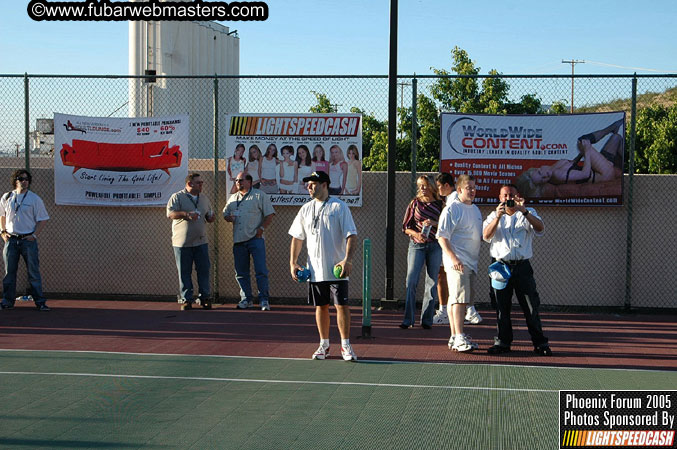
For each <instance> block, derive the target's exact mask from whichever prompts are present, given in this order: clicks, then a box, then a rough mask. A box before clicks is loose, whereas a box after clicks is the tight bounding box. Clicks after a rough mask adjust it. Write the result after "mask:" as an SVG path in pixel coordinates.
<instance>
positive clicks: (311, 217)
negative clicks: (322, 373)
mask: <svg viewBox="0 0 677 450" xmlns="http://www.w3.org/2000/svg"><path fill="white" fill-rule="evenodd" d="M303 182H304V183H308V192H309V193H310V196H311V197H312V198H313V200H311V201H310V202H308V203H306V204H305V205H303V206H302V207H301V209H299V212H298V214H297V215H296V218H295V219H294V222H293V223H292V225H291V227H290V228H289V234H290V235H291V236H292V241H291V249H290V257H289V269H290V271H291V277H292V278H293V279H294V280H295V281H298V276H297V272H298V271H299V270H301V269H302V267H301V266H300V265H299V264H298V258H299V254H300V253H301V248H302V247H303V241H306V246H307V248H308V269H310V280H309V284H308V302H310V301H311V300H312V302H313V304H314V305H315V321H316V323H317V330H318V332H319V334H320V346H319V347H318V349H317V350H316V351H315V353H313V356H312V359H319V360H322V359H325V358H326V357H327V356H329V303H330V302H331V303H334V306H335V307H336V317H337V323H338V329H339V333H340V334H341V356H342V357H343V359H344V360H345V361H357V356H356V355H355V352H354V351H353V348H352V346H351V345H350V307H349V305H348V275H350V272H351V269H352V256H353V253H354V251H355V247H356V242H357V230H356V228H355V222H353V216H352V214H351V213H350V208H348V205H346V204H345V203H344V202H343V201H341V200H339V199H338V198H336V197H330V196H329V184H330V179H329V175H328V174H327V173H326V172H323V171H319V170H318V171H315V172H313V173H312V174H311V175H310V176H309V177H306V178H304V179H303ZM339 269H340V273H339V276H340V278H337V277H336V276H335V275H334V272H335V270H336V271H337V272H338V270H339Z"/></svg>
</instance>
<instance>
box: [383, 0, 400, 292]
mask: <svg viewBox="0 0 677 450" xmlns="http://www.w3.org/2000/svg"><path fill="white" fill-rule="evenodd" d="M389 57H390V61H389V65H388V181H387V193H388V194H387V198H388V200H387V209H386V280H385V281H386V285H385V299H386V300H393V296H394V291H393V281H394V280H393V277H394V263H395V255H394V253H393V249H394V248H395V164H396V156H397V136H396V133H397V0H390V52H389Z"/></svg>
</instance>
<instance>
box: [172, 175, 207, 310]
mask: <svg viewBox="0 0 677 450" xmlns="http://www.w3.org/2000/svg"><path fill="white" fill-rule="evenodd" d="M203 183H204V182H203V181H202V178H201V177H200V174H199V173H191V174H189V175H188V176H187V177H186V187H185V189H183V190H181V191H179V192H176V193H175V194H173V195H172V196H171V197H170V198H169V201H168V202H167V217H168V218H169V219H172V247H174V258H175V259H176V269H177V270H178V272H179V289H180V290H181V294H180V295H179V303H180V304H181V310H182V311H185V310H189V309H192V308H193V303H194V302H195V298H194V297H193V278H192V274H193V264H195V272H197V284H198V292H199V293H198V299H199V302H200V304H202V307H203V308H205V309H210V308H211V298H210V297H211V286H210V284H209V266H210V263H209V248H208V245H207V231H206V227H205V224H206V223H212V222H214V219H215V218H216V216H215V215H214V211H213V210H212V206H211V205H210V204H209V199H208V198H207V197H206V196H204V195H200V194H201V193H202V184H203Z"/></svg>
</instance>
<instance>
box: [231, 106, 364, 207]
mask: <svg viewBox="0 0 677 450" xmlns="http://www.w3.org/2000/svg"><path fill="white" fill-rule="evenodd" d="M228 124H229V129H228V134H227V136H226V189H227V190H228V192H229V193H234V192H236V190H237V188H236V186H235V177H236V176H237V174H238V173H240V172H246V173H248V174H249V175H251V176H252V181H253V186H254V187H256V188H258V189H261V190H262V191H264V192H266V193H268V194H269V195H270V200H271V202H272V203H273V204H274V205H276V206H278V205H289V206H293V205H302V204H304V203H305V202H307V201H309V200H310V196H309V195H308V191H307V189H306V188H305V185H304V183H303V178H304V177H307V176H309V175H310V174H311V173H312V172H314V171H316V170H322V171H324V172H327V173H328V174H329V177H330V179H331V183H330V185H329V193H330V195H334V196H338V197H339V198H340V199H341V200H343V201H344V202H346V203H347V204H348V205H349V206H362V115H361V114H231V115H229V116H228Z"/></svg>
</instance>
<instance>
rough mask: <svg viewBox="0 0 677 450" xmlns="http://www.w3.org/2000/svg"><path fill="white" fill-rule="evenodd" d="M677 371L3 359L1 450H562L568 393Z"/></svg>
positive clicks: (648, 385) (642, 383)
mask: <svg viewBox="0 0 677 450" xmlns="http://www.w3.org/2000/svg"><path fill="white" fill-rule="evenodd" d="M674 386H677V372H658V371H633V370H608V369H563V368H539V367H517V366H498V365H467V364H463V365H458V364H425V363H392V362H359V363H346V362H343V361H338V360H328V361H310V360H288V359H262V358H227V357H205V356H173V355H172V356H164V355H125V354H104V353H85V352H83V353H76V352H39V351H38V352H29V351H0V405H1V406H0V447H2V448H32V449H33V448H120V449H127V448H182V449H185V448H195V449H203V448H214V449H216V448H218V449H222V448H223V449H225V448H227V449H231V448H232V449H237V448H256V449H348V448H350V449H358V448H359V449H389V448H450V449H456V448H458V449H524V448H532V449H556V448H558V439H559V432H558V392H557V391H558V390H560V389H612V390H622V389H671V388H674Z"/></svg>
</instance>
